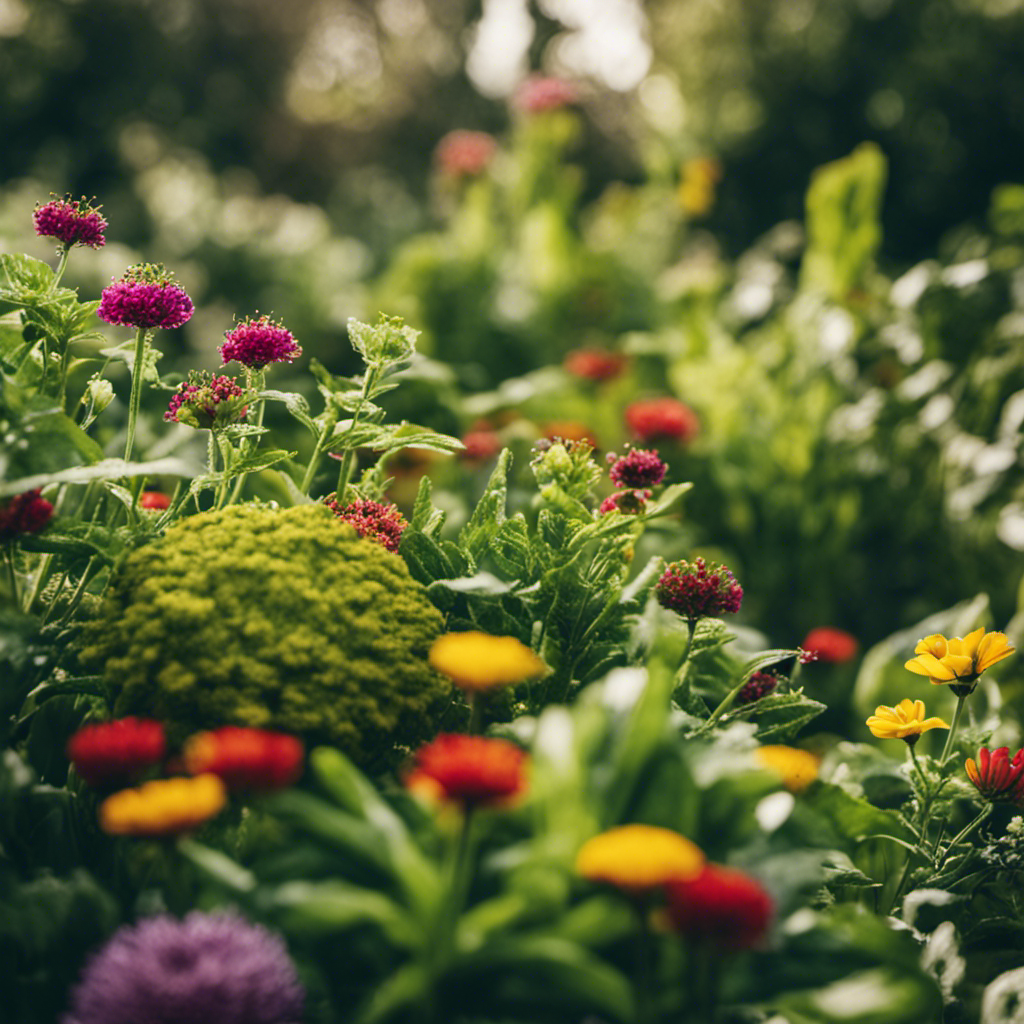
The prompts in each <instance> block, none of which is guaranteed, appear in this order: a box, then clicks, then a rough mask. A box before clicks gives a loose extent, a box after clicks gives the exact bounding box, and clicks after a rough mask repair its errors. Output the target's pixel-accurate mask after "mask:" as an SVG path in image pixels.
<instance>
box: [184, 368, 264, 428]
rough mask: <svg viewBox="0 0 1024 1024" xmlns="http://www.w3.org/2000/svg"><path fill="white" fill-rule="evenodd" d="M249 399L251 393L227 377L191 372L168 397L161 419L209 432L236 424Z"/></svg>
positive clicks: (240, 418)
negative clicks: (169, 399)
mask: <svg viewBox="0 0 1024 1024" xmlns="http://www.w3.org/2000/svg"><path fill="white" fill-rule="evenodd" d="M251 399H252V393H251V392H248V391H246V390H245V389H244V388H243V387H242V386H241V385H240V384H239V383H238V381H236V380H234V379H232V378H231V377H221V376H216V375H211V374H208V373H195V372H193V373H191V374H190V375H189V378H188V380H184V381H182V382H181V383H180V384H179V385H178V390H177V391H176V392H175V393H174V394H173V395H172V396H171V401H170V403H169V404H168V406H167V412H165V413H164V419H165V420H168V421H170V422H172V423H184V424H186V425H187V426H189V427H195V428H196V430H213V429H216V428H219V427H226V426H229V425H230V424H232V423H240V422H241V421H242V420H243V419H244V418H245V414H246V411H247V410H248V404H249V402H250V401H251Z"/></svg>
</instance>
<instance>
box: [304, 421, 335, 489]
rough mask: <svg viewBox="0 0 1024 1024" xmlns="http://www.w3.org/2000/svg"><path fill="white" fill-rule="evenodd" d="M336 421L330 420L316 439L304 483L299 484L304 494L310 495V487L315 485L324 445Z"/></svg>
mask: <svg viewBox="0 0 1024 1024" xmlns="http://www.w3.org/2000/svg"><path fill="white" fill-rule="evenodd" d="M335 422H336V421H334V420H329V421H328V423H327V424H326V426H325V427H324V429H323V430H321V431H320V436H319V437H318V438H317V439H316V447H315V448H314V449H313V454H312V455H311V456H310V457H309V464H308V465H307V466H306V473H305V475H304V476H303V478H302V483H301V484H300V486H299V490H301V491H302V493H303V494H306V495H308V494H309V489H310V487H312V486H313V477H315V476H316V471H317V469H318V468H319V466H320V456H321V455H322V454H323V450H324V445H325V444H326V443H327V438H328V436H329V435H330V434H331V432H332V431H333V430H334V423H335Z"/></svg>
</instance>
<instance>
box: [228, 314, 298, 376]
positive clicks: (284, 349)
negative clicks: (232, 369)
mask: <svg viewBox="0 0 1024 1024" xmlns="http://www.w3.org/2000/svg"><path fill="white" fill-rule="evenodd" d="M224 339H225V340H224V344H223V345H221V347H220V357H221V359H223V360H224V362H225V363H230V362H231V361H232V360H234V361H235V362H236V363H241V364H242V365H243V366H247V367H249V369H250V370H262V369H263V367H265V366H269V365H270V364H271V363H290V362H292V361H293V360H294V359H297V358H298V357H299V356H301V355H302V349H301V348H300V347H299V344H298V342H297V341H296V340H295V338H294V336H293V335H292V332H291V331H289V330H288V329H287V328H286V327H285V326H284V324H280V323H277V322H276V321H274V320H271V319H270V317H269V316H261V317H257V318H256V319H251V318H249V317H247V318H246V319H245V320H243V321H241V323H239V324H238V326H237V327H234V328H232V329H231V330H230V331H225V332H224Z"/></svg>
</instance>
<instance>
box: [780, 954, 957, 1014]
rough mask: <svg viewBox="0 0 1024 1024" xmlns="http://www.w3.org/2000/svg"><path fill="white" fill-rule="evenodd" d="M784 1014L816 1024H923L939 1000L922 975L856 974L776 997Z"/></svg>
mask: <svg viewBox="0 0 1024 1024" xmlns="http://www.w3.org/2000/svg"><path fill="white" fill-rule="evenodd" d="M775 1005H776V1006H777V1007H778V1008H779V1009H780V1010H782V1012H783V1013H786V1012H788V1011H795V1012H796V1013H798V1014H800V1015H801V1017H802V1018H803V1019H804V1020H807V1021H813V1022H815V1024H818V1022H820V1024H924V1022H926V1021H929V1022H930V1021H935V1020H938V1019H939V1018H938V1017H937V1016H936V1014H939V1013H941V1007H942V999H941V996H940V994H939V992H938V989H937V987H936V986H935V985H934V983H930V979H926V978H925V977H924V976H923V975H917V976H914V975H909V974H904V973H901V972H899V971H897V970H895V969H893V968H888V967H877V968H873V969H871V970H866V971H857V972H855V973H852V974H849V975H848V976H847V977H845V978H842V979H841V980H839V981H835V982H833V983H832V984H831V985H827V986H825V987H824V988H820V989H816V990H812V991H809V992H802V993H786V994H785V995H782V996H779V997H777V1000H776V1003H775Z"/></svg>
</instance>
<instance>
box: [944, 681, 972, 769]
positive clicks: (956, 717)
mask: <svg viewBox="0 0 1024 1024" xmlns="http://www.w3.org/2000/svg"><path fill="white" fill-rule="evenodd" d="M966 703H967V695H966V694H961V695H960V696H959V697H957V699H956V711H954V712H953V724H952V725H950V727H949V735H948V736H947V737H946V745H945V746H944V747H943V748H942V756H941V757H940V758H939V769H940V770H941V769H942V767H943V766H944V765H945V763H946V761H947V759H948V758H949V755H950V753H951V752H952V750H953V740H954V739H955V738H956V730H957V727H958V726H959V725H960V716H961V715H962V714H963V713H964V705H965V704H966Z"/></svg>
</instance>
